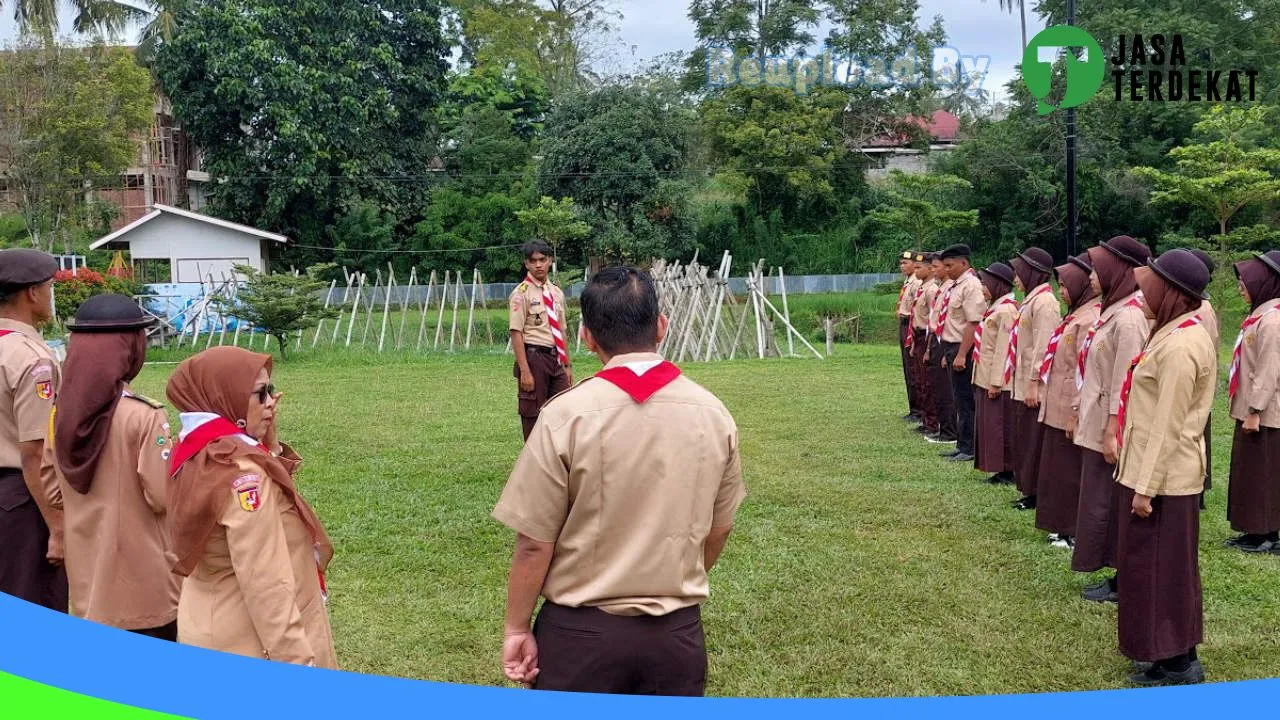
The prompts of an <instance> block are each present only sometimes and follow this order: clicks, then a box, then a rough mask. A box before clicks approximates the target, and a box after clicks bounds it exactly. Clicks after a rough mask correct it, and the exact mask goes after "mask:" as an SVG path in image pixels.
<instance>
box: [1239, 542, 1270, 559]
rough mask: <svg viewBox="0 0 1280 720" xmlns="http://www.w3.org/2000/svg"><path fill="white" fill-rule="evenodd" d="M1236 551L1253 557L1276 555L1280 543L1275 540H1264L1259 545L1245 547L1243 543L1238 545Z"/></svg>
mask: <svg viewBox="0 0 1280 720" xmlns="http://www.w3.org/2000/svg"><path fill="white" fill-rule="evenodd" d="M1236 549H1237V550H1239V551H1241V552H1247V553H1249V554H1251V555H1266V554H1276V550H1277V549H1280V543H1277V542H1276V541H1274V540H1263V541H1261V542H1259V543H1257V544H1249V545H1245V544H1243V543H1242V544H1240V545H1237V546H1236Z"/></svg>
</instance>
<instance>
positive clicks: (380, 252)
mask: <svg viewBox="0 0 1280 720" xmlns="http://www.w3.org/2000/svg"><path fill="white" fill-rule="evenodd" d="M522 244H523V243H510V244H507V245H486V246H484V247H473V248H447V249H437V250H372V249H368V250H366V249H363V248H338V247H326V246H323V245H302V244H300V243H289V244H288V246H287V247H291V248H305V249H307V250H327V251H329V252H334V253H347V254H355V253H359V254H364V255H391V254H406V255H430V254H434V253H466V252H479V251H481V250H501V249H505V248H517V247H520V246H521V245H522Z"/></svg>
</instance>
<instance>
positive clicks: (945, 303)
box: [938, 268, 978, 337]
mask: <svg viewBox="0 0 1280 720" xmlns="http://www.w3.org/2000/svg"><path fill="white" fill-rule="evenodd" d="M966 275H972V276H973V277H978V273H977V271H976V270H974V269H973V268H969V269H968V270H965V271H964V275H961V276H960V277H958V278H956V279H955V280H954V281H953V282H952V283H951V287H949V288H947V291H946V292H945V293H943V294H942V309H941V310H939V311H938V336H939V337H941V336H942V331H943V330H945V329H946V327H947V316H948V315H950V314H951V293H953V292H955V289H956V286H957V285H959V284H960V281H961V280H964V278H965V276H966Z"/></svg>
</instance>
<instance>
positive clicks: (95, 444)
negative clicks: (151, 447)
mask: <svg viewBox="0 0 1280 720" xmlns="http://www.w3.org/2000/svg"><path fill="white" fill-rule="evenodd" d="M146 358H147V331H146V330H131V331H125V332H118V333H114V332H113V333H106V332H93V333H78V332H73V333H71V338H70V340H69V341H68V343H67V362H66V363H65V364H64V365H63V369H62V387H60V388H59V389H58V410H57V414H56V415H55V416H54V429H53V435H54V438H55V440H54V447H53V452H54V458H55V459H56V460H57V462H58V468H59V469H60V470H61V471H62V475H63V477H65V478H66V479H67V484H68V485H70V486H71V487H72V488H74V489H75V491H76V492H78V493H80V494H82V495H83V494H85V493H87V492H89V487H90V486H91V485H92V484H93V476H94V473H95V472H97V469H98V460H99V459H100V458H101V457H102V450H103V448H105V447H106V445H107V435H108V433H109V432H110V430H111V419H112V418H113V417H115V414H116V403H118V402H120V395H121V393H123V392H124V389H125V383H127V382H129V381H130V380H132V379H134V378H135V377H137V376H138V373H139V372H141V371H142V364H143V362H145V361H146Z"/></svg>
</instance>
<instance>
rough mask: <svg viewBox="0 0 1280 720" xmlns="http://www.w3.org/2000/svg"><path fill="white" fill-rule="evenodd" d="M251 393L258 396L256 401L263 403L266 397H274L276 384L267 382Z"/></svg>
mask: <svg viewBox="0 0 1280 720" xmlns="http://www.w3.org/2000/svg"><path fill="white" fill-rule="evenodd" d="M253 394H254V395H257V396H258V402H260V403H262V404H264V405H265V404H266V403H267V398H271V397H275V395H276V386H275V385H273V384H270V383H268V384H267V385H264V386H263V387H260V388H258V389H257V390H255V391H253Z"/></svg>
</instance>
